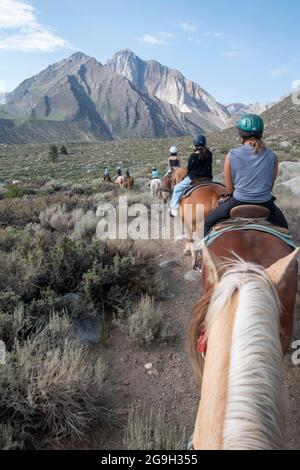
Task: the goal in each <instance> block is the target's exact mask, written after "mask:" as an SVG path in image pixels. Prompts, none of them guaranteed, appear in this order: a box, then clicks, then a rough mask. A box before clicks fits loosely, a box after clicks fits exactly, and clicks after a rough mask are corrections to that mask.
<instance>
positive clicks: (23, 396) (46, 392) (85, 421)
mask: <svg viewBox="0 0 300 470" xmlns="http://www.w3.org/2000/svg"><path fill="white" fill-rule="evenodd" d="M68 328H69V322H68V319H67V318H59V317H58V316H57V315H55V314H54V315H53V316H52V317H51V319H50V320H49V323H48V324H47V326H46V327H45V328H44V329H43V330H42V331H40V333H39V334H38V335H36V336H34V337H31V338H28V340H27V341H25V342H23V343H20V342H18V341H15V344H14V346H13V348H12V350H11V351H10V352H9V353H8V354H7V358H6V365H4V366H2V367H3V369H2V373H1V376H0V415H1V418H2V420H4V424H5V425H6V426H9V425H10V424H11V422H13V425H14V429H15V430H26V432H27V433H30V434H31V435H32V436H34V438H35V440H36V441H37V442H38V443H41V442H43V440H44V439H45V438H47V440H48V439H55V440H57V441H59V440H61V439H62V438H66V437H69V438H70V439H71V440H75V439H80V440H81V441H84V440H85V439H87V438H88V433H89V431H90V430H91V428H92V426H94V425H97V426H102V425H104V424H105V426H107V425H108V424H109V423H110V419H111V414H110V412H109V411H108V410H107V409H106V407H105V406H104V400H103V397H102V393H101V392H102V384H103V379H104V376H105V372H106V366H105V364H104V363H103V360H102V359H101V357H100V358H98V360H97V361H96V363H93V362H91V358H90V356H89V355H88V351H87V350H86V349H84V348H83V347H82V346H80V345H79V344H77V343H75V342H74V341H72V340H69V339H67V332H68Z"/></svg>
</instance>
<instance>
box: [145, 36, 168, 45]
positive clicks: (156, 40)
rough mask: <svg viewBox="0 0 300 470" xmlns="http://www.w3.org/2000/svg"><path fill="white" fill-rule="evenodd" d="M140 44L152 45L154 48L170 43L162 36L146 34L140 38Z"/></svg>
mask: <svg viewBox="0 0 300 470" xmlns="http://www.w3.org/2000/svg"><path fill="white" fill-rule="evenodd" d="M139 41H140V42H143V43H144V44H151V45H152V46H158V45H164V46H166V45H168V44H169V42H168V41H166V39H165V38H164V36H162V35H161V34H158V35H156V36H155V35H153V34H144V35H143V36H141V37H140V38H139Z"/></svg>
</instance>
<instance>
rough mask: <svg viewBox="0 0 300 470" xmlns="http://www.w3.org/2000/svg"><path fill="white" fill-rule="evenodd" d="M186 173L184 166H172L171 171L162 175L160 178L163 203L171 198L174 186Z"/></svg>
mask: <svg viewBox="0 0 300 470" xmlns="http://www.w3.org/2000/svg"><path fill="white" fill-rule="evenodd" d="M186 175H187V170H186V169H185V168H180V167H178V168H174V169H172V173H171V174H169V175H166V176H164V177H163V180H162V188H161V190H162V198H163V202H164V204H167V202H168V200H169V199H170V198H171V196H172V193H173V190H174V186H175V185H176V184H178V183H180V181H182V180H183V179H184V178H185V177H186Z"/></svg>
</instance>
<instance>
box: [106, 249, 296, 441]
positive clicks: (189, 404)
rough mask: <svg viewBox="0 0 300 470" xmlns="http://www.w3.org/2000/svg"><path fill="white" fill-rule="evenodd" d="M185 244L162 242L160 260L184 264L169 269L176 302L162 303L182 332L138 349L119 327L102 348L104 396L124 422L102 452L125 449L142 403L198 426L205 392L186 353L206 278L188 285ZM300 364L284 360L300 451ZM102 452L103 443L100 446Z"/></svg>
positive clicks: (290, 421) (290, 420)
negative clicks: (130, 419) (132, 416)
mask: <svg viewBox="0 0 300 470" xmlns="http://www.w3.org/2000/svg"><path fill="white" fill-rule="evenodd" d="M182 252H183V242H180V241H178V242H176V243H174V242H172V243H170V242H157V258H158V259H159V260H160V261H159V262H163V261H165V260H170V259H176V260H177V262H178V266H174V267H168V268H166V269H164V272H165V277H166V279H167V280H168V284H169V292H172V293H174V294H175V298H173V299H169V300H164V301H162V302H161V303H160V305H158V308H160V309H161V311H162V312H163V315H164V318H165V319H166V320H169V321H170V322H171V324H172V326H173V329H174V331H175V333H176V339H175V341H172V343H171V344H170V345H164V346H157V345H156V346H151V347H149V349H148V350H147V349H144V348H139V347H133V346H132V345H131V344H129V343H128V341H127V339H126V338H125V336H124V334H121V333H120V332H119V331H118V330H117V329H113V330H112V331H110V336H109V338H108V340H107V342H106V344H105V346H103V347H101V348H100V350H99V353H101V354H102V355H103V356H104V358H105V360H106V361H107V363H108V364H109V372H108V378H107V381H106V383H105V388H104V392H105V393H106V394H107V395H108V396H109V397H110V398H111V400H112V402H113V406H114V408H115V410H116V411H117V412H118V414H119V415H120V416H123V418H124V419H123V421H122V422H121V423H120V425H119V426H116V427H115V429H114V431H113V432H111V431H110V432H108V433H107V435H105V434H104V435H102V436H101V444H100V448H101V449H110V450H116V449H124V442H123V436H124V424H125V423H126V418H127V413H128V408H129V407H130V406H131V405H132V404H142V405H145V406H146V409H148V410H149V411H150V408H151V407H152V408H153V410H154V412H155V411H156V410H158V408H159V406H162V407H165V408H166V410H167V411H168V414H169V416H170V422H171V423H172V422H173V423H178V424H180V425H181V426H186V427H187V430H188V433H192V432H193V426H194V422H195V417H196V413H197V408H198V404H199V391H198V390H197V386H196V384H195V381H194V379H193V377H192V373H191V368H190V364H189V361H188V357H187V354H186V346H185V340H186V332H187V328H188V325H189V320H190V315H191V310H192V307H193V305H194V303H195V302H196V301H197V300H198V299H199V297H200V293H201V283H200V275H199V279H198V281H196V282H191V281H186V280H185V279H184V275H185V274H186V273H188V272H189V271H190V270H191V259H190V258H186V257H184V256H183V255H182ZM149 362H151V363H152V364H153V366H154V367H155V369H156V370H157V371H158V375H157V376H153V375H152V376H151V375H149V374H148V373H147V371H146V369H145V364H147V363H149ZM299 385H300V366H298V367H296V366H294V365H293V364H292V362H291V354H289V355H287V357H286V358H285V361H284V397H285V403H286V409H287V412H286V417H287V446H288V448H289V449H299V448H300V397H299ZM98 448H99V443H98Z"/></svg>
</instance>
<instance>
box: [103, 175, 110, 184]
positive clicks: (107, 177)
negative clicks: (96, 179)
mask: <svg viewBox="0 0 300 470" xmlns="http://www.w3.org/2000/svg"><path fill="white" fill-rule="evenodd" d="M104 181H105V183H111V177H110V176H109V175H107V176H104Z"/></svg>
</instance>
